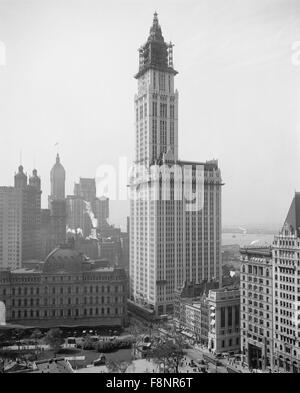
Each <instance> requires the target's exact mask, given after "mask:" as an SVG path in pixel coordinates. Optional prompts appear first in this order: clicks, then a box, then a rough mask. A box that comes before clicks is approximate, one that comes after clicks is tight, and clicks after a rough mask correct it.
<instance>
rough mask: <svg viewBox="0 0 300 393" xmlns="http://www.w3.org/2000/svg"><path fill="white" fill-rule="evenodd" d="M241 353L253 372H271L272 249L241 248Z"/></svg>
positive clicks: (261, 247) (258, 247) (260, 247)
mask: <svg viewBox="0 0 300 393" xmlns="http://www.w3.org/2000/svg"><path fill="white" fill-rule="evenodd" d="M240 253H241V262H242V264H241V274H240V277H241V282H240V290H241V350H242V354H243V361H244V363H245V364H246V365H247V366H248V367H249V368H252V369H262V370H266V369H272V368H273V277H272V248H271V247H266V246H264V247H263V246H256V247H255V246H249V247H244V248H241V250H240Z"/></svg>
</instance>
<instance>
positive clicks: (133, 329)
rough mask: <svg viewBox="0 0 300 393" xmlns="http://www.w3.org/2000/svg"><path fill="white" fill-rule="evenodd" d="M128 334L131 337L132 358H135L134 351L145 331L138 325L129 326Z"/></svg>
mask: <svg viewBox="0 0 300 393" xmlns="http://www.w3.org/2000/svg"><path fill="white" fill-rule="evenodd" d="M129 331H130V334H131V335H132V336H133V357H134V359H135V358H136V350H137V348H138V347H139V345H140V344H141V343H142V342H143V338H144V334H145V330H143V329H142V328H140V327H139V326H138V325H131V326H130V328H129Z"/></svg>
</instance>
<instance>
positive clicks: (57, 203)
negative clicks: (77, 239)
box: [43, 154, 67, 255]
mask: <svg viewBox="0 0 300 393" xmlns="http://www.w3.org/2000/svg"><path fill="white" fill-rule="evenodd" d="M65 179H66V172H65V169H64V167H63V166H62V164H61V162H60V157H59V155H58V154H57V156H56V163H55V165H54V166H53V168H52V169H51V172H50V182H51V195H50V196H49V199H48V205H49V206H48V209H49V211H50V223H45V226H44V228H43V229H44V231H45V228H46V227H49V228H50V233H49V243H50V249H51V250H52V249H53V248H54V247H56V246H58V245H59V244H64V243H65V242H66V225H67V211H66V199H65ZM44 219H46V213H44ZM44 234H45V232H44ZM46 242H47V241H46ZM44 243H45V241H44ZM48 251H49V249H48V248H47V250H45V251H44V255H47V253H48Z"/></svg>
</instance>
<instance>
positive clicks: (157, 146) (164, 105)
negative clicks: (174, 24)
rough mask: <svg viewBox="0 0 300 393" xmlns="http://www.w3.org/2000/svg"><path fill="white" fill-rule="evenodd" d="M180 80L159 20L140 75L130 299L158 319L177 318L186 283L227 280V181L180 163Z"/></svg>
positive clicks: (208, 166)
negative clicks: (223, 277) (224, 277)
mask: <svg viewBox="0 0 300 393" xmlns="http://www.w3.org/2000/svg"><path fill="white" fill-rule="evenodd" d="M176 74H177V71H176V70H175V69H174V68H173V44H172V43H169V44H167V43H166V42H165V40H164V38H163V35H162V31H161V27H160V25H159V22H158V18H157V14H156V13H155V14H154V19H153V24H152V26H151V28H150V34H149V37H148V40H147V42H146V44H144V45H143V46H142V47H141V48H140V49H139V71H138V73H137V74H136V76H135V77H136V79H137V81H138V92H137V94H136V96H135V113H136V155H135V164H136V168H137V170H136V173H135V175H133V176H132V178H131V182H130V189H131V208H130V299H131V301H132V302H134V303H135V304H138V305H140V306H142V307H144V308H145V309H149V310H152V312H155V313H156V314H164V313H168V312H172V310H173V302H174V293H175V290H176V289H177V288H178V287H180V286H181V285H182V284H183V283H184V282H185V281H190V282H195V283H200V282H203V281H213V280H215V281H219V282H220V281H221V186H222V180H221V174H220V170H219V168H218V162H217V161H216V160H213V161H209V162H205V163H197V162H188V161H181V160H179V159H178V92H177V90H175V89H174V77H175V75H176ZM153 173H154V176H152V174H153ZM197 185H199V187H198V186H197Z"/></svg>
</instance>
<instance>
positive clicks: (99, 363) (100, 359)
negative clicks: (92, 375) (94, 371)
mask: <svg viewBox="0 0 300 393" xmlns="http://www.w3.org/2000/svg"><path fill="white" fill-rule="evenodd" d="M105 363H106V357H105V355H100V356H99V357H98V359H96V360H94V361H93V365H94V366H103V365H105Z"/></svg>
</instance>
